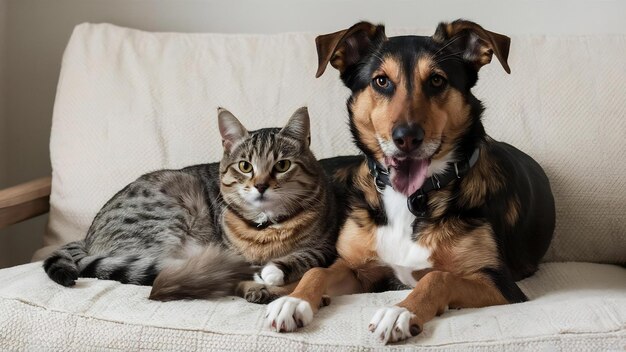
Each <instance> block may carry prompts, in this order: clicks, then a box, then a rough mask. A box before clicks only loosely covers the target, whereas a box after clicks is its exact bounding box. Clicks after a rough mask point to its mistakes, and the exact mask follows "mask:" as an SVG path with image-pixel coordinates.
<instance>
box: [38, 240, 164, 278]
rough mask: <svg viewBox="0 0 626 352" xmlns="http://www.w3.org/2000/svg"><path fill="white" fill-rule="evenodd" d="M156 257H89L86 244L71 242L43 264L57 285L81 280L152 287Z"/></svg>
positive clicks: (156, 271) (83, 242) (157, 268)
mask: <svg viewBox="0 0 626 352" xmlns="http://www.w3.org/2000/svg"><path fill="white" fill-rule="evenodd" d="M161 266H162V265H161V263H160V262H159V260H158V259H157V258H151V257H141V256H139V255H134V254H133V255H125V256H107V255H89V254H88V253H87V250H86V247H85V241H84V240H81V241H76V242H70V243H68V244H66V245H64V246H63V247H61V248H59V249H58V250H56V251H55V252H54V253H52V255H50V257H48V258H47V259H46V260H45V261H44V262H43V268H44V270H45V271H46V274H48V277H50V278H51V279H52V280H53V281H54V282H56V283H58V284H60V285H63V286H66V287H69V286H74V285H75V284H76V280H77V279H78V278H79V277H95V278H98V279H101V280H115V281H119V282H121V283H123V284H134V285H151V284H152V282H153V281H154V278H155V277H156V276H157V274H158V272H159V267H161Z"/></svg>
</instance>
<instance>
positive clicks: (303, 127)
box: [279, 106, 311, 145]
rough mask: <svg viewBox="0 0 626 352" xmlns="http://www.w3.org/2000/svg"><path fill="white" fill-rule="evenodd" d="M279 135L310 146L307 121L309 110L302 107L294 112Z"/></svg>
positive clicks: (308, 123)
mask: <svg viewBox="0 0 626 352" xmlns="http://www.w3.org/2000/svg"><path fill="white" fill-rule="evenodd" d="M279 133H280V134H282V135H284V136H289V137H291V138H295V139H297V140H299V141H302V142H304V143H306V144H307V145H310V144H311V124H310V121H309V109H307V107H306V106H303V107H301V108H300V109H298V110H296V111H295V112H294V113H293V115H291V117H290V118H289V121H288V122H287V125H286V126H285V127H283V129H282V130H280V132H279Z"/></svg>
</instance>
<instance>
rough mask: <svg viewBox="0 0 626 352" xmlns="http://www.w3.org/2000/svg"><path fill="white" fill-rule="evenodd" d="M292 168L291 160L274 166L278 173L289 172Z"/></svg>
mask: <svg viewBox="0 0 626 352" xmlns="http://www.w3.org/2000/svg"><path fill="white" fill-rule="evenodd" d="M290 166H291V161H289V160H280V161H278V162H277V163H276V165H274V169H275V170H276V172H281V173H282V172H286V171H287V170H289V167H290Z"/></svg>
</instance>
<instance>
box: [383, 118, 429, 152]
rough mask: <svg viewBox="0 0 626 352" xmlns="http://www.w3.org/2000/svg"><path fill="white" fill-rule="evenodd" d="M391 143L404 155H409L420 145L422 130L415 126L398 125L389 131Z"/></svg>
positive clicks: (422, 138) (422, 137)
mask: <svg viewBox="0 0 626 352" xmlns="http://www.w3.org/2000/svg"><path fill="white" fill-rule="evenodd" d="M391 138H393V143H394V144H395V145H396V147H398V149H400V150H401V151H403V152H405V153H410V152H412V151H413V150H415V149H417V147H419V146H420V144H422V141H423V140H424V129H423V128H422V127H420V126H419V125H417V124H412V125H406V124H402V125H398V126H396V127H394V129H393V131H391Z"/></svg>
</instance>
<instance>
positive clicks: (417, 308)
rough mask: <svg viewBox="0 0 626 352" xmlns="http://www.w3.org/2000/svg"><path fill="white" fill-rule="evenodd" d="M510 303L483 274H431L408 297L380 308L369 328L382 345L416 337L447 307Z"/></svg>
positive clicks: (438, 272)
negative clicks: (426, 324) (463, 275)
mask: <svg viewBox="0 0 626 352" xmlns="http://www.w3.org/2000/svg"><path fill="white" fill-rule="evenodd" d="M507 303H509V302H508V301H507V300H506V299H505V298H504V296H503V295H502V294H501V293H500V291H499V290H498V289H497V288H496V286H495V285H494V284H493V283H491V281H490V280H489V279H487V278H486V277H484V276H481V275H474V276H470V277H458V276H455V275H454V274H452V273H449V272H443V271H432V272H429V273H428V274H426V275H424V277H423V278H422V279H421V280H420V281H418V283H417V285H416V286H415V288H414V289H413V291H411V293H410V294H409V295H408V297H407V298H405V299H404V300H403V301H402V302H400V303H398V304H397V305H396V306H393V307H388V308H382V309H379V310H378V311H377V312H376V314H375V315H374V317H373V318H372V321H371V323H370V325H369V330H370V331H371V332H373V333H374V334H375V335H376V336H377V337H378V338H380V340H382V341H383V343H387V342H388V341H391V342H394V341H399V340H404V339H407V338H409V337H411V336H416V335H417V334H419V333H420V332H421V331H422V327H423V326H424V323H426V322H427V321H429V320H431V319H432V318H434V317H435V315H440V314H441V313H443V312H444V311H445V309H446V308H447V307H455V308H479V307H486V306H492V305H499V304H507Z"/></svg>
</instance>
